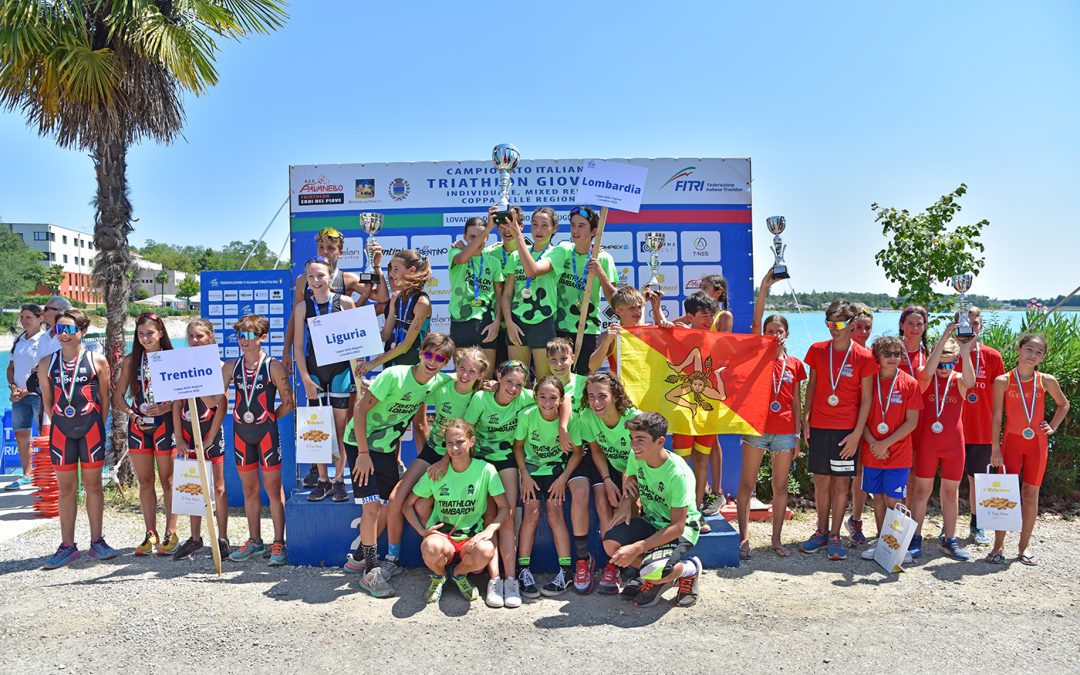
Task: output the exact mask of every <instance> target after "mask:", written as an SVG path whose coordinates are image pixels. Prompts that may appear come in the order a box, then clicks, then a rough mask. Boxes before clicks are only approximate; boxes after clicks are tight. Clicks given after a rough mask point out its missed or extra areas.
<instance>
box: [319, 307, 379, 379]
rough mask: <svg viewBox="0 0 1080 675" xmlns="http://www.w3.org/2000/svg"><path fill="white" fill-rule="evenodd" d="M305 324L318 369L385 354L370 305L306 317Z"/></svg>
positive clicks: (372, 308) (376, 320)
mask: <svg viewBox="0 0 1080 675" xmlns="http://www.w3.org/2000/svg"><path fill="white" fill-rule="evenodd" d="M307 325H308V330H309V331H310V332H311V347H312V349H314V350H315V363H318V364H319V365H320V366H328V365H331V364H334V363H341V362H342V361H348V360H349V359H359V358H363V357H365V356H374V355H375V354H382V353H383V351H385V350H384V349H383V341H382V336H381V335H380V334H379V322H378V319H376V318H375V307H374V306H372V305H365V306H363V307H358V308H356V309H349V310H346V311H344V312H333V313H330V314H323V315H322V316H313V317H309V318H308V320H307Z"/></svg>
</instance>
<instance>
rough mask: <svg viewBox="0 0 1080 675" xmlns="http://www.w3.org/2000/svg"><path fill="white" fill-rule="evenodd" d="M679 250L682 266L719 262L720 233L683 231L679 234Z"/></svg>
mask: <svg viewBox="0 0 1080 675" xmlns="http://www.w3.org/2000/svg"><path fill="white" fill-rule="evenodd" d="M679 250H680V252H681V254H680V256H679V257H680V258H681V259H682V262H683V264H684V265H689V264H692V263H698V262H713V261H716V260H720V233H719V232H717V231H715V230H714V231H712V232H705V231H701V230H684V231H683V232H680V233H679Z"/></svg>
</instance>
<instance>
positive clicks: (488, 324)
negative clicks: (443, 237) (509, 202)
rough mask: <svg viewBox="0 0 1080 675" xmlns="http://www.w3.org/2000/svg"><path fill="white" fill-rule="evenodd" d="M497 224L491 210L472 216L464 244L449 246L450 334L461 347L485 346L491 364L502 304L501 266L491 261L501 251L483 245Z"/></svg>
mask: <svg viewBox="0 0 1080 675" xmlns="http://www.w3.org/2000/svg"><path fill="white" fill-rule="evenodd" d="M494 209H495V207H492V211H494ZM494 226H495V219H494V218H492V217H491V213H489V214H488V218H487V219H486V220H485V219H484V218H479V217H474V218H469V219H468V220H467V221H465V231H464V237H463V242H461V244H462V248H460V249H459V248H457V246H458V245H455V246H454V247H451V249H450V337H451V338H452V339H453V340H454V344H455V345H456V346H457V347H458V348H459V349H463V348H466V347H479V348H481V349H483V350H484V357H485V358H486V359H487V362H488V363H489V364H490V363H493V362H494V361H495V340H496V339H497V338H498V336H499V323H500V322H501V320H502V311H501V310H502V307H501V304H500V303H499V302H497V301H496V295H495V280H496V276H495V275H496V273H497V272H499V271H501V269H502V267H501V266H496V265H492V264H491V263H492V262H493V260H492V258H493V257H496V256H498V255H499V254H498V252H496V251H494V250H491V251H489V250H485V249H484V244H485V243H486V242H487V238H488V235H489V234H490V233H491V228H493V227H494Z"/></svg>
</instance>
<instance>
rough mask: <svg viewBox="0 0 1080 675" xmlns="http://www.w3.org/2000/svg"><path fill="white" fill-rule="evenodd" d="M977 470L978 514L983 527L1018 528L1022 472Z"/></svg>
mask: <svg viewBox="0 0 1080 675" xmlns="http://www.w3.org/2000/svg"><path fill="white" fill-rule="evenodd" d="M989 471H990V468H989V467H987V473H977V474H975V516H976V518H978V523H979V527H981V528H983V529H984V530H997V531H1001V532H1019V531H1020V528H1021V526H1022V525H1023V515H1022V513H1021V511H1020V476H1019V475H1017V474H1015V473H989Z"/></svg>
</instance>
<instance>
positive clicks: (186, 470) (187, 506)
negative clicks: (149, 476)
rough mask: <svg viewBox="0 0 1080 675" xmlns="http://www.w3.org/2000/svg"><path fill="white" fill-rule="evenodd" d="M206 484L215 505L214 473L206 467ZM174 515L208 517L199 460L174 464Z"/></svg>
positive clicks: (211, 500)
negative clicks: (200, 477)
mask: <svg viewBox="0 0 1080 675" xmlns="http://www.w3.org/2000/svg"><path fill="white" fill-rule="evenodd" d="M206 483H207V485H208V486H209V488H210V504H211V505H213V503H214V472H213V471H212V470H211V468H210V463H209V462H207V465H206ZM172 510H173V513H177V514H180V515H182V516H204V515H206V502H205V500H204V498H203V491H202V482H201V481H200V480H199V460H197V459H177V460H175V461H174V462H173V488H172Z"/></svg>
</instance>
